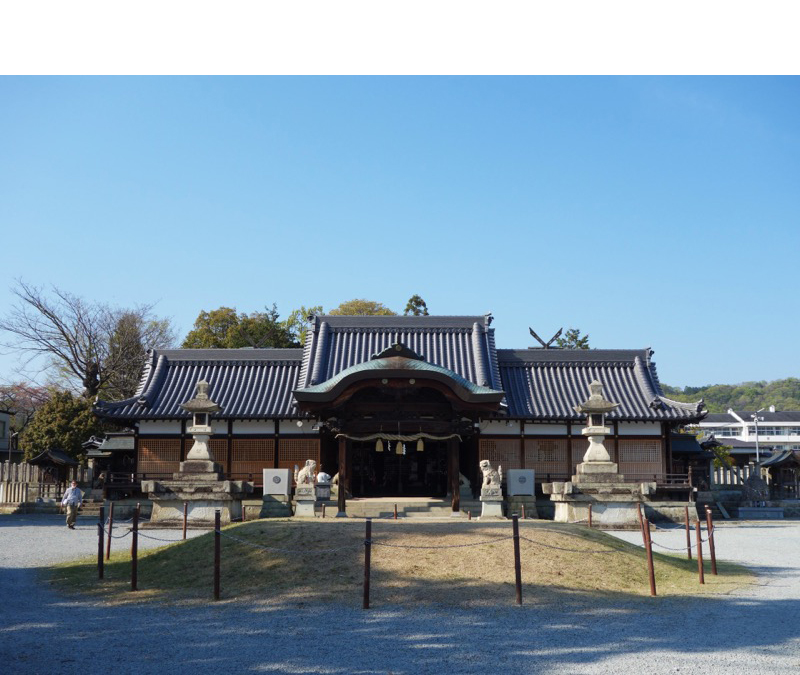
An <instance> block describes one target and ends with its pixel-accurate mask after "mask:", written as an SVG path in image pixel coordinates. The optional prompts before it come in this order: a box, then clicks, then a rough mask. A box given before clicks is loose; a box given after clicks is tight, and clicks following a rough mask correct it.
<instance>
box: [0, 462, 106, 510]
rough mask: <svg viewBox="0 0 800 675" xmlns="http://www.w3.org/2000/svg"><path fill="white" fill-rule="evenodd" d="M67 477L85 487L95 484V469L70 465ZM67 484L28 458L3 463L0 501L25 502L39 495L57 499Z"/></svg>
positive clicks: (0, 472)
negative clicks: (25, 460)
mask: <svg viewBox="0 0 800 675" xmlns="http://www.w3.org/2000/svg"><path fill="white" fill-rule="evenodd" d="M67 480H68V481H71V480H76V481H78V484H79V485H81V486H83V487H84V488H85V487H86V486H90V485H91V484H92V470H91V469H90V468H88V467H83V466H77V467H73V468H70V470H69V471H68V473H67ZM68 484H69V483H68V482H63V481H55V480H53V477H52V474H51V473H49V472H48V471H47V470H46V469H42V467H39V466H33V465H31V464H28V463H27V462H21V463H19V464H14V463H12V462H9V461H7V460H6V461H5V462H2V463H0V504H24V503H26V502H35V501H37V500H39V499H42V500H53V501H58V500H60V499H61V497H62V495H63V494H64V490H66V489H67V485H68Z"/></svg>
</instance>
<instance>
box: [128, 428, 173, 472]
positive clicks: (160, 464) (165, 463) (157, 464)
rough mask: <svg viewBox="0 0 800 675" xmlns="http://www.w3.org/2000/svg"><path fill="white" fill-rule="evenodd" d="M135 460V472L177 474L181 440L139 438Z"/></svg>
mask: <svg viewBox="0 0 800 675" xmlns="http://www.w3.org/2000/svg"><path fill="white" fill-rule="evenodd" d="M137 459H138V461H137V471H138V472H139V473H145V474H173V473H177V472H178V469H179V468H180V462H181V439H180V438H147V437H144V436H139V456H138V458H137Z"/></svg>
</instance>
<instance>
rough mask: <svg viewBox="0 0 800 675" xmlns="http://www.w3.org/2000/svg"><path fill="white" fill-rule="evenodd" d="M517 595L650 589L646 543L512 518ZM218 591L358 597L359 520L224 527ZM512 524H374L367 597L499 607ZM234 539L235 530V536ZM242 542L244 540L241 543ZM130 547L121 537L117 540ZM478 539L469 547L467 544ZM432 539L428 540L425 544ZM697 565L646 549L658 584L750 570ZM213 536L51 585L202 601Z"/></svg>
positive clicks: (60, 570) (721, 584)
mask: <svg viewBox="0 0 800 675" xmlns="http://www.w3.org/2000/svg"><path fill="white" fill-rule="evenodd" d="M520 525H521V527H520V534H521V536H522V537H523V539H522V541H521V553H522V555H521V557H522V580H523V596H524V599H525V603H526V604H532V603H537V602H538V603H547V602H562V601H564V600H565V599H568V598H569V599H581V598H591V597H608V598H611V597H616V596H618V597H623V596H628V597H631V596H647V595H649V583H648V578H647V566H646V561H645V556H644V551H643V550H642V549H641V548H640V547H637V546H634V545H632V544H628V543H626V542H624V541H621V540H619V539H617V538H615V537H612V536H609V535H607V534H605V533H603V532H599V531H597V530H589V529H588V528H586V527H583V526H575V525H563V524H556V523H551V522H547V521H527V522H524V523H521V524H520ZM224 534H225V535H226V536H223V538H222V576H221V586H222V596H223V598H224V599H234V598H243V599H250V600H253V599H258V600H265V599H268V600H274V601H290V602H295V603H296V602H299V603H303V602H314V601H342V602H345V603H346V604H349V605H353V606H359V605H360V602H361V592H362V583H363V578H364V571H363V562H364V543H363V542H364V522H363V521H355V520H348V521H342V520H334V519H331V520H325V521H322V520H316V521H303V522H298V521H290V520H261V521H255V522H249V523H245V524H240V525H232V526H230V527H227V528H225V529H224ZM510 535H511V524H510V523H505V522H498V523H479V522H474V521H472V522H469V521H458V522H425V521H420V520H413V521H411V520H398V521H391V520H389V521H385V520H380V521H374V522H373V541H374V542H375V544H374V546H373V548H372V574H371V587H372V594H371V597H372V603H373V605H375V606H378V605H380V604H388V603H398V604H403V605H414V604H436V605H460V606H477V605H497V604H510V603H512V602H513V600H514V556H513V542H512V540H511V539H510ZM233 537H235V538H236V539H233ZM238 540H241V541H238ZM124 541H126V542H128V543H126V544H125V545H126V546H129V540H127V539H126V540H124ZM475 544H478V545H475ZM431 547H435V548H431ZM718 567H719V570H720V575H719V576H717V577H714V576H712V575H711V574H710V570H709V569H708V567H707V568H706V570H707V571H706V585H705V586H700V585H699V584H698V582H697V563H696V561H688V560H686V559H685V557H672V556H665V555H661V554H655V569H656V583H657V586H658V593H659V595H661V596H664V595H686V596H689V595H697V594H699V593H727V592H730V591H731V590H733V589H735V588H737V587H738V586H740V585H742V584H744V583H748V582H749V581H750V580H751V575H750V573H749V572H747V571H746V570H745V569H744V568H742V567H740V566H737V565H733V564H730V563H720V564H719V565H718ZM212 574H213V535H212V534H210V533H209V534H208V535H204V536H200V537H197V538H195V539H191V540H188V541H186V542H180V543H178V544H173V545H169V546H166V547H164V548H160V549H153V550H150V551H145V552H141V553H140V557H139V588H140V590H139V591H138V592H137V593H131V592H130V591H129V590H128V589H129V588H130V558H129V554H128V551H127V550H126V551H124V552H118V553H117V554H115V555H112V560H111V561H110V563H107V564H106V574H105V577H106V578H105V579H104V580H103V581H98V580H97V569H96V559H91V560H83V561H78V562H74V563H68V564H64V565H59V566H57V567H54V568H51V569H50V571H49V576H50V580H51V581H52V582H53V583H55V584H57V585H58V586H59V587H61V588H64V589H67V590H72V591H79V592H82V593H88V594H89V595H92V596H96V597H98V598H99V597H102V598H103V599H105V600H107V601H109V602H132V601H133V602H135V601H139V600H143V599H158V600H170V601H175V600H181V601H185V600H202V601H206V600H209V599H210V598H211V593H212V580H213V577H212Z"/></svg>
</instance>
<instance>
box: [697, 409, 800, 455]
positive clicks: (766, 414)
mask: <svg viewBox="0 0 800 675" xmlns="http://www.w3.org/2000/svg"><path fill="white" fill-rule="evenodd" d="M754 416H755V417H757V419H753V417H754ZM697 426H698V427H699V428H700V429H701V430H702V431H704V432H706V433H710V434H714V437H715V438H716V439H717V440H718V441H721V442H725V441H726V440H734V439H735V440H739V441H745V442H747V443H753V444H755V442H756V440H758V444H759V446H761V448H762V449H765V448H772V449H773V450H800V411H797V410H793V411H778V410H775V406H774V405H772V406H769V407H768V408H765V409H764V410H759V411H753V410H749V411H748V410H742V411H735V410H732V409H730V408H728V412H726V413H710V414H708V415H707V416H706V418H705V419H703V420H701V421H700V423H699V424H698V425H697Z"/></svg>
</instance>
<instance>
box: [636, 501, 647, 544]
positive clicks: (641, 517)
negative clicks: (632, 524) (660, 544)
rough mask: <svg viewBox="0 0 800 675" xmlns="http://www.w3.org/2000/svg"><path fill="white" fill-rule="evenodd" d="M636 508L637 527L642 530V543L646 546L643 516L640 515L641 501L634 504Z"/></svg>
mask: <svg viewBox="0 0 800 675" xmlns="http://www.w3.org/2000/svg"><path fill="white" fill-rule="evenodd" d="M636 509H637V511H638V513H639V528H640V529H641V531H642V545H643V546H647V535H646V534H645V533H644V517H643V516H642V503H641V502H639V503H637V504H636Z"/></svg>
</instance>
